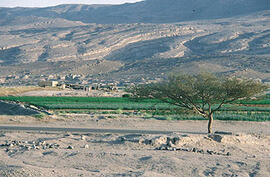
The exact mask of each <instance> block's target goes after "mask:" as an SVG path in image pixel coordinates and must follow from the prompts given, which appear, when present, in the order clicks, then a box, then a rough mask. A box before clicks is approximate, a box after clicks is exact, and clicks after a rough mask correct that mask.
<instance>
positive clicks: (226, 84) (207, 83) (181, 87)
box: [128, 73, 267, 133]
mask: <svg viewBox="0 0 270 177" xmlns="http://www.w3.org/2000/svg"><path fill="white" fill-rule="evenodd" d="M266 89H267V86H266V85H264V84H262V83H261V82H258V81H254V80H250V79H239V78H235V77H232V78H228V77H217V76H215V75H213V74H210V73H200V74H197V75H186V74H178V75H171V76H169V77H168V79H166V80H164V81H161V82H158V83H151V84H144V85H137V86H133V87H131V88H130V89H129V90H128V91H129V92H130V93H132V95H133V96H134V97H138V98H155V99H159V100H161V101H163V102H166V103H169V104H172V105H175V106H178V107H182V108H186V109H188V110H192V111H194V112H195V113H197V114H199V115H201V116H203V117H204V118H206V119H208V120H209V121H208V133H212V124H213V114H214V112H216V111H218V110H220V108H221V107H222V106H223V105H224V104H230V103H233V102H235V101H236V100H239V99H247V98H250V97H252V96H254V95H257V94H260V93H262V92H264V91H265V90H266Z"/></svg>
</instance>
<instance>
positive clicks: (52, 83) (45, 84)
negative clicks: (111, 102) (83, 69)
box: [38, 81, 120, 92]
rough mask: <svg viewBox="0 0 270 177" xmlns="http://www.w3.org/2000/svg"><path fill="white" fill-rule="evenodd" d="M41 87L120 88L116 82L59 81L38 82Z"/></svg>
mask: <svg viewBox="0 0 270 177" xmlns="http://www.w3.org/2000/svg"><path fill="white" fill-rule="evenodd" d="M38 86H40V87H60V88H62V89H74V90H83V91H87V92H89V91H91V90H105V91H117V90H118V89H120V88H119V87H117V86H116V84H91V85H82V84H66V83H59V82H58V81H40V82H39V83H38Z"/></svg>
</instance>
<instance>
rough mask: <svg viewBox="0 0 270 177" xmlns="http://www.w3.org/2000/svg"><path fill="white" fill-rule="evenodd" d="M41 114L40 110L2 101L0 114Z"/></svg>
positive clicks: (0, 102)
mask: <svg viewBox="0 0 270 177" xmlns="http://www.w3.org/2000/svg"><path fill="white" fill-rule="evenodd" d="M34 114H39V112H38V111H35V110H32V109H29V108H25V107H24V105H21V104H14V103H6V102H3V101H0V115H34Z"/></svg>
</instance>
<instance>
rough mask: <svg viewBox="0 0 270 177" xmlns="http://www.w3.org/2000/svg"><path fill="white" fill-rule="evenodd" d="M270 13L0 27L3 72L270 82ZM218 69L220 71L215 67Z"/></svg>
mask: <svg viewBox="0 0 270 177" xmlns="http://www.w3.org/2000/svg"><path fill="white" fill-rule="evenodd" d="M269 29H270V11H263V12H258V13H253V14H251V15H246V16H238V17H234V18H224V19H217V20H200V21H192V22H181V23H174V24H142V23H133V24H103V25H102V24H87V23H82V22H78V21H68V20H64V19H60V18H57V19H52V18H43V17H42V18H41V17H32V18H30V19H24V18H19V17H18V18H17V19H15V21H14V23H13V22H12V24H10V25H8V26H2V27H0V39H1V41H0V62H1V66H0V69H1V70H0V74H1V78H0V81H1V79H2V80H5V81H8V80H9V82H8V83H13V82H14V83H18V81H20V82H19V83H21V84H26V83H28V82H29V81H34V80H36V81H38V80H39V79H40V78H44V79H47V78H48V77H49V76H50V75H52V76H50V77H51V78H54V79H56V78H59V77H60V78H61V77H62V78H63V77H67V75H70V74H73V75H80V76H81V78H84V79H85V78H86V80H87V79H90V78H99V79H104V78H105V79H108V78H110V79H112V80H121V79H122V80H132V81H141V80H152V79H155V78H161V77H164V76H165V75H166V73H168V72H171V71H179V70H181V71H185V72H198V71H201V70H207V71H213V72H218V73H220V72H222V73H228V74H239V75H244V76H246V77H253V78H261V79H263V80H266V81H267V80H270V70H269V68H270V67H269V66H270V61H269V56H270V44H269V43H270V30H269ZM217 68H218V69H217Z"/></svg>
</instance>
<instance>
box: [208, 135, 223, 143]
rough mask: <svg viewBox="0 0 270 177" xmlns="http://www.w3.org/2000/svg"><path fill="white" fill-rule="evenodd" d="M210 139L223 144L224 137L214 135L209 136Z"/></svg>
mask: <svg viewBox="0 0 270 177" xmlns="http://www.w3.org/2000/svg"><path fill="white" fill-rule="evenodd" d="M208 137H209V138H211V139H212V140H214V141H216V142H219V143H220V142H221V141H222V139H223V136H221V135H216V134H213V135H208Z"/></svg>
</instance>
